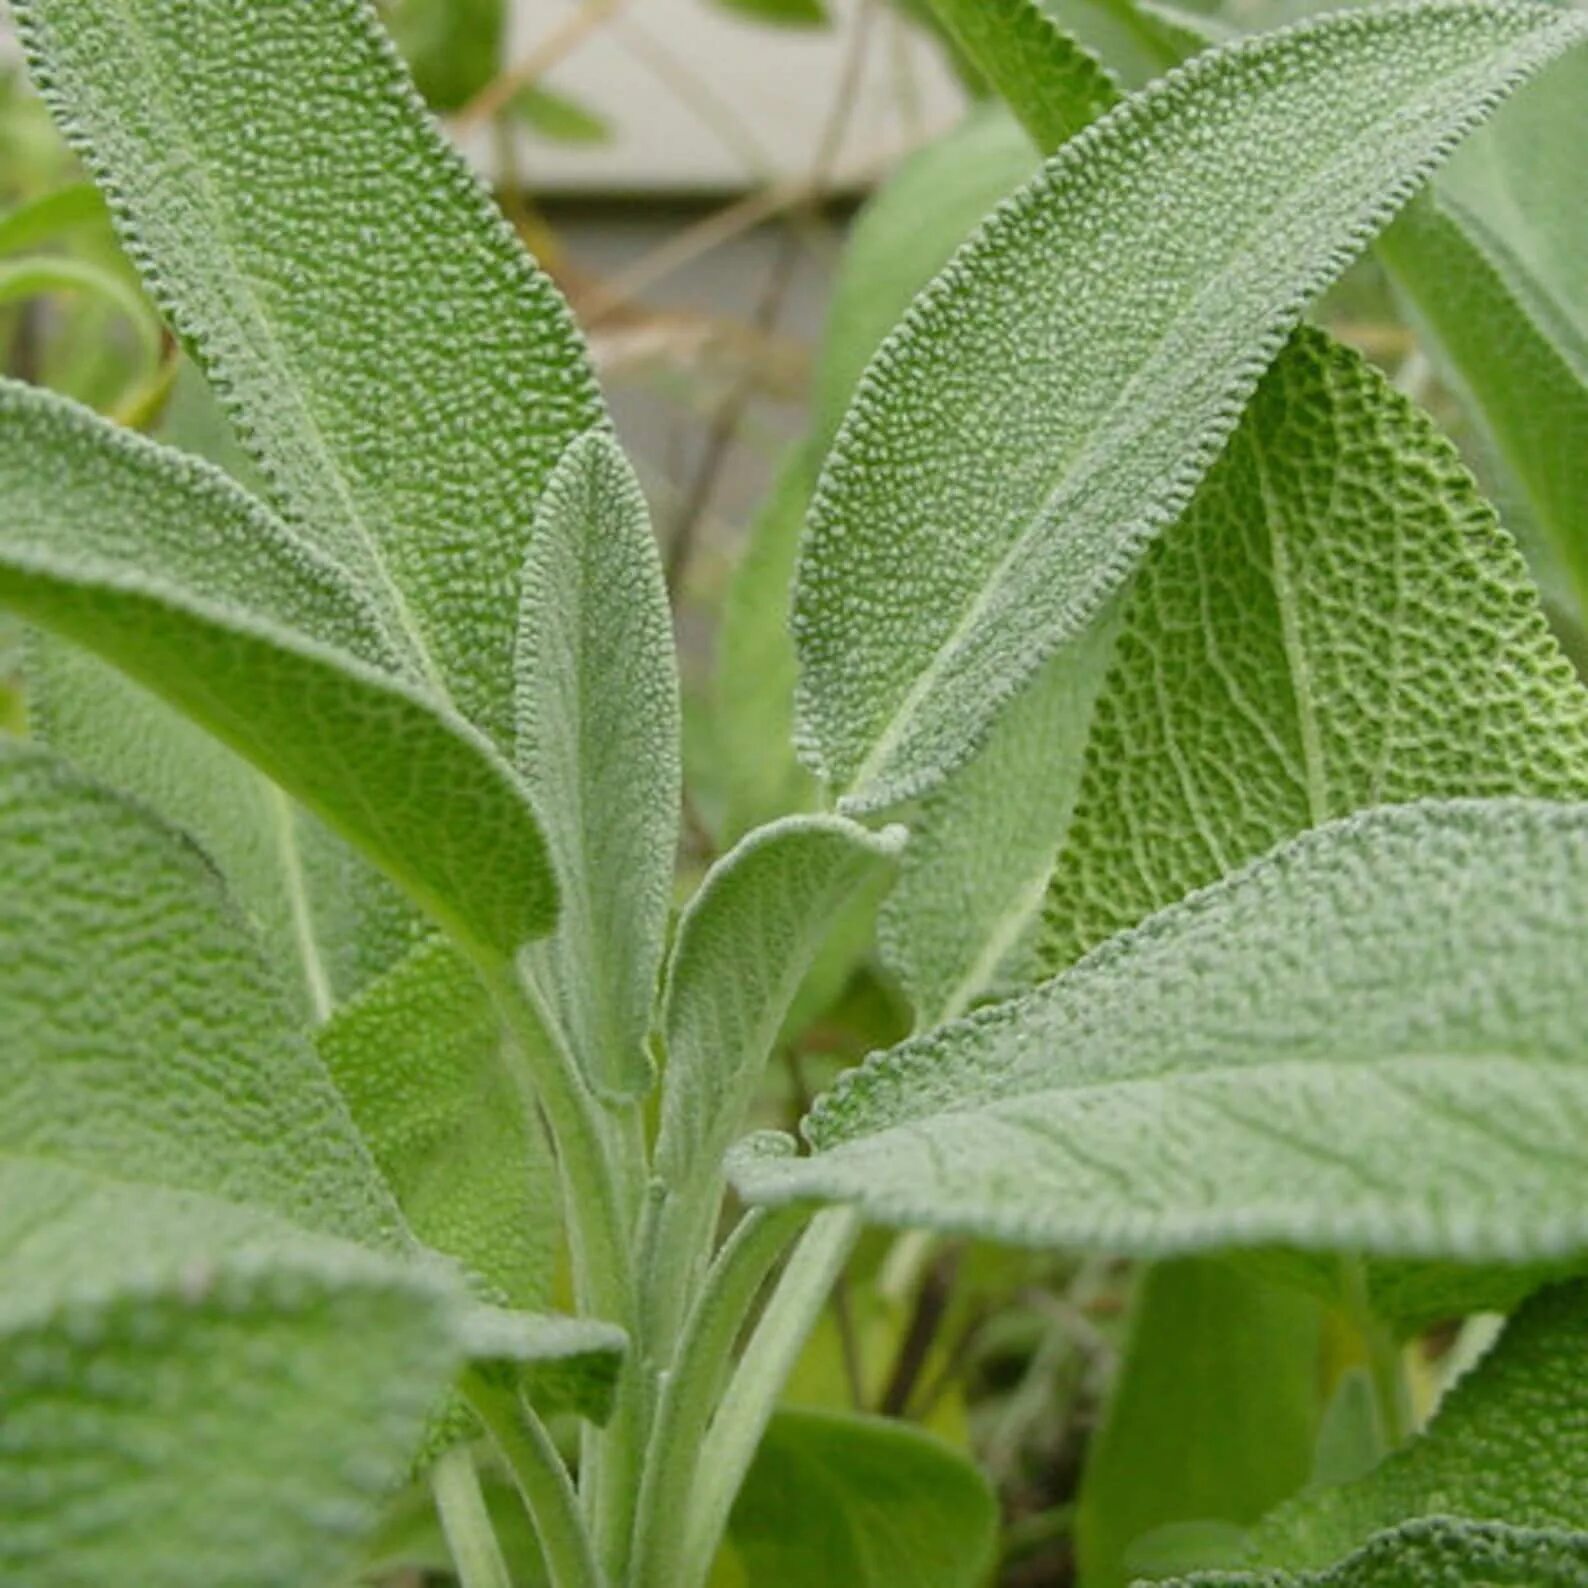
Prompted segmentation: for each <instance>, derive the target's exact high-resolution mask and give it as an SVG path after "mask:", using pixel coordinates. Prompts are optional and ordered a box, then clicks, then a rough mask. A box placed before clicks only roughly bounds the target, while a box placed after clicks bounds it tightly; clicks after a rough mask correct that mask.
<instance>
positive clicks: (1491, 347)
mask: <svg viewBox="0 0 1588 1588" xmlns="http://www.w3.org/2000/svg"><path fill="white" fill-rule="evenodd" d="M1585 106H1588V50H1581V49H1579V50H1574V51H1572V52H1571V54H1569V55H1568V56H1566V57H1565V58H1564V59H1563V60H1561V61H1559V62H1557V63H1556V64H1555V65H1554V66H1552V67H1551V68H1550V69H1549V70H1548V71H1547V72H1545V73H1544V74H1543V75H1542V76H1541V77H1540V78H1539V80H1538V82H1536V83H1534V84H1531V85H1530V86H1529V88H1528V90H1527V92H1526V93H1525V94H1521V95H1519V96H1518V97H1517V99H1516V101H1515V102H1514V103H1513V104H1510V105H1507V106H1506V108H1505V111H1504V112H1503V113H1502V114H1501V115H1500V116H1499V117H1497V118H1496V120H1495V122H1494V125H1493V126H1491V127H1486V128H1485V129H1484V131H1483V133H1482V135H1481V136H1480V137H1479V138H1477V139H1474V140H1473V144H1472V146H1471V147H1470V148H1468V149H1463V150H1462V151H1461V153H1460V155H1459V156H1458V157H1457V159H1456V160H1455V161H1454V162H1453V163H1452V165H1451V167H1450V168H1449V170H1448V171H1446V172H1445V173H1443V174H1442V175H1441V179H1440V180H1439V181H1438V182H1437V183H1436V184H1435V185H1434V186H1433V187H1432V188H1431V189H1430V191H1429V192H1428V193H1427V194H1426V195H1425V196H1423V197H1422V198H1421V199H1420V200H1419V201H1418V202H1417V203H1416V204H1413V205H1412V206H1411V207H1410V208H1409V209H1408V210H1407V212H1406V214H1405V215H1404V216H1403V217H1402V218H1401V219H1400V220H1399V221H1397V222H1396V224H1395V225H1394V226H1392V227H1391V228H1390V229H1389V230H1388V231H1387V232H1385V234H1384V236H1383V238H1382V239H1381V240H1380V244H1379V249H1378V252H1379V256H1380V257H1381V258H1382V260H1383V261H1384V263H1385V265H1386V266H1387V267H1388V269H1389V271H1390V274H1391V277H1392V279H1393V281H1394V282H1395V285H1396V286H1397V287H1398V288H1399V289H1400V292H1401V294H1402V296H1403V298H1404V299H1405V300H1406V302H1407V303H1408V304H1409V306H1410V309H1411V311H1412V317H1413V319H1414V321H1415V322H1416V324H1417V325H1418V327H1419V329H1420V330H1421V331H1422V332H1423V333H1424V340H1425V341H1426V342H1427V343H1428V345H1429V346H1430V348H1431V350H1432V352H1433V354H1434V357H1435V361H1436V364H1437V366H1438V367H1439V368H1440V370H1441V371H1442V372H1444V373H1446V374H1447V375H1448V376H1449V377H1450V379H1451V381H1452V383H1453V384H1454V385H1455V387H1456V388H1457V390H1458V391H1459V392H1461V393H1462V395H1463V396H1464V397H1465V398H1466V401H1467V406H1468V407H1469V409H1470V410H1471V411H1472V412H1473V413H1474V415H1475V416H1476V418H1477V419H1478V422H1479V424H1480V425H1481V427H1482V429H1483V431H1484V433H1485V434H1486V435H1487V437H1488V438H1489V440H1490V443H1491V445H1492V447H1493V450H1494V452H1495V453H1496V455H1497V460H1498V466H1499V468H1500V470H1501V471H1502V474H1503V483H1504V484H1505V485H1506V486H1507V487H1508V489H1507V490H1506V491H1505V493H1504V494H1505V497H1506V498H1507V500H1508V501H1509V500H1512V499H1514V500H1515V501H1517V502H1518V503H1519V504H1520V505H1521V508H1522V509H1523V512H1522V517H1523V518H1524V520H1525V524H1526V526H1527V527H1530V528H1531V529H1532V530H1533V532H1534V535H1535V536H1536V539H1537V541H1538V542H1539V544H1540V549H1541V551H1542V552H1543V554H1544V556H1545V557H1546V558H1547V559H1548V560H1549V561H1550V562H1552V563H1553V564H1554V565H1556V566H1558V567H1559V568H1561V569H1562V570H1563V571H1564V574H1565V578H1566V580H1567V581H1568V582H1569V586H1570V589H1571V591H1572V593H1573V595H1574V596H1575V598H1576V601H1577V604H1578V606H1579V607H1583V606H1588V509H1585V508H1584V505H1583V504H1584V502H1585V501H1588V282H1585V281H1584V279H1583V266H1582V260H1583V257H1584V251H1585V250H1588V225H1585V224H1584V222H1583V219H1582V217H1583V216H1584V214H1588V188H1585V185H1584V180H1583V174H1582V169H1581V165H1582V163H1581V161H1580V160H1579V159H1578V158H1577V157H1576V155H1577V151H1579V150H1580V149H1581V148H1582V147H1583V142H1584V139H1588V109H1585V108H1584V107H1585ZM1520 527H1522V526H1519V529H1520Z"/></svg>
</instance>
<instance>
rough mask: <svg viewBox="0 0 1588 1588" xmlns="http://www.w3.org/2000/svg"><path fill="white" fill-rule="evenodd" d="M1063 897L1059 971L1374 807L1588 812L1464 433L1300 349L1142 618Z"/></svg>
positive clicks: (1216, 479)
mask: <svg viewBox="0 0 1588 1588" xmlns="http://www.w3.org/2000/svg"><path fill="white" fill-rule="evenodd" d="M1120 630H1121V632H1120V638H1119V642H1118V647H1117V651H1116V660H1115V664H1114V667H1113V670H1112V672H1111V673H1110V675H1109V678H1108V682H1107V684H1106V686H1105V687H1104V689H1103V693H1102V697H1101V699H1100V700H1099V701H1098V704H1097V708H1096V714H1095V717H1094V720H1093V724H1092V737H1091V748H1090V751H1089V754H1088V759H1087V766H1086V771H1085V774H1084V776H1083V779H1082V785H1081V790H1080V793H1079V796H1078V798H1077V801H1076V808H1075V814H1074V818H1073V820H1072V822H1071V823H1070V826H1069V831H1068V836H1067V839H1066V841H1065V844H1064V847H1063V850H1062V853H1061V854H1060V857H1059V861H1058V865H1057V868H1056V870H1055V872H1054V875H1053V879H1052V881H1051V883H1050V885H1049V888H1048V896H1047V901H1046V904H1045V906H1044V911H1045V916H1046V920H1045V931H1044V934H1043V939H1042V942H1041V946H1040V953H1041V961H1042V963H1043V964H1044V965H1046V967H1047V968H1048V970H1049V971H1052V970H1056V969H1058V968H1059V967H1060V966H1062V965H1065V964H1068V963H1070V962H1071V961H1073V960H1074V959H1076V958H1078V957H1079V956H1080V955H1081V954H1083V953H1084V952H1085V951H1086V950H1087V949H1089V948H1091V947H1093V946H1094V945H1095V944H1097V943H1099V942H1101V941H1103V940H1104V939H1105V938H1107V937H1110V936H1112V935H1113V934H1114V933H1115V932H1117V931H1120V930H1121V929H1123V928H1125V927H1127V926H1133V925H1135V924H1136V922H1138V921H1140V920H1141V919H1142V918H1143V917H1144V916H1146V915H1149V914H1151V913H1152V911H1154V910H1156V909H1161V908H1162V907H1164V906H1165V905H1169V904H1172V903H1174V902H1175V900H1177V899H1180V898H1182V897H1184V896H1185V895H1186V894H1187V893H1189V892H1191V891H1192V889H1194V888H1198V887H1201V886H1202V885H1203V884H1205V883H1209V882H1214V881H1216V880H1217V879H1218V878H1219V877H1221V876H1223V875H1224V874H1225V873H1226V872H1228V871H1231V870H1233V869H1234V868H1235V867H1236V866H1238V865H1241V864H1242V863H1244V862H1245V861H1247V860H1249V859H1251V858H1252V857H1253V856H1255V855H1259V854H1262V853H1263V852H1264V851H1265V850H1267V849H1270V848H1272V847H1273V845H1274V844H1276V843H1278V842H1279V841H1280V840H1281V839H1283V838H1288V837H1290V836H1292V835H1294V834H1296V833H1298V832H1301V831H1303V830H1305V829H1306V828H1309V827H1316V826H1319V825H1320V824H1322V823H1324V822H1327V821H1330V820H1332V819H1334V818H1336V817H1340V816H1345V815H1348V814H1350V812H1352V811H1353V810H1358V809H1362V808H1364V807H1366V806H1371V805H1381V804H1396V803H1404V802H1407V801H1410V800H1415V799H1425V798H1427V799H1442V798H1456V797H1459V796H1462V795H1468V794H1470V795H1480V796H1498V795H1529V794H1531V795H1539V796H1542V797H1546V798H1551V799H1581V798H1585V797H1588V692H1585V691H1584V689H1583V687H1582V685H1581V684H1580V683H1579V682H1578V680H1577V678H1576V676H1575V674H1574V672H1573V670H1572V667H1571V664H1570V662H1569V661H1568V660H1567V659H1566V657H1565V655H1564V654H1563V653H1562V652H1561V650H1560V648H1559V646H1558V645H1557V644H1556V642H1555V640H1554V638H1553V637H1552V635H1551V633H1550V630H1549V626H1548V624H1547V622H1546V621H1545V618H1544V614H1543V610H1542V608H1541V607H1540V605H1539V603H1538V600H1537V597H1536V594H1535V592H1534V590H1533V586H1532V583H1531V581H1530V579H1529V577H1528V572H1527V567H1526V564H1525V563H1524V562H1523V560H1522V557H1521V554H1520V552H1519V551H1518V550H1517V548H1516V546H1515V544H1514V543H1513V542H1512V541H1511V539H1510V537H1509V536H1507V535H1506V534H1505V532H1504V530H1503V529H1502V528H1501V527H1500V525H1499V524H1498V523H1497V522H1496V520H1495V516H1494V512H1493V509H1492V508H1490V507H1489V506H1488V504H1487V503H1485V502H1484V501H1483V500H1482V498H1481V497H1480V496H1479V495H1478V494H1477V491H1476V489H1475V488H1474V486H1473V483H1472V480H1471V477H1470V476H1469V475H1468V473H1467V471H1466V469H1465V468H1464V466H1463V465H1462V462H1461V460H1460V457H1459V456H1458V455H1457V453H1456V450H1455V448H1454V447H1453V446H1451V444H1450V443H1449V442H1448V441H1446V440H1445V439H1444V438H1443V437H1442V436H1441V435H1440V434H1439V433H1438V431H1437V430H1436V429H1435V428H1434V426H1433V424H1432V423H1431V422H1430V421H1429V420H1428V419H1427V418H1426V417H1425V416H1424V415H1423V414H1421V413H1420V412H1419V411H1418V410H1417V409H1416V408H1415V407H1414V406H1413V405H1412V404H1411V403H1410V402H1408V401H1407V400H1406V399H1405V398H1404V397H1402V396H1401V395H1400V394H1399V393H1397V392H1395V391H1394V390H1393V389H1392V388H1391V387H1390V385H1389V384H1388V382H1387V381H1385V380H1384V379H1383V377H1382V376H1380V375H1379V374H1378V373H1377V372H1376V371H1374V370H1373V369H1372V368H1371V367H1370V366H1369V365H1368V364H1367V363H1366V362H1365V361H1364V360H1363V359H1361V358H1360V357H1359V356H1358V355H1356V354H1355V353H1352V352H1349V351H1347V350H1346V349H1345V348H1343V347H1341V346H1339V344H1337V343H1333V342H1330V341H1329V340H1328V338H1326V337H1325V336H1323V335H1322V333H1320V332H1316V331H1304V332H1302V333H1300V334H1298V336H1297V337H1296V338H1295V339H1294V340H1293V341H1292V343H1291V345H1290V346H1289V347H1288V348H1287V349H1286V350H1285V352H1284V353H1283V354H1281V356H1280V358H1279V360H1278V361H1277V362H1276V363H1275V364H1274V366H1273V368H1272V369H1271V370H1270V371H1269V373H1268V374H1267V375H1266V376H1265V377H1264V379H1263V381H1262V383H1261V384H1260V385H1259V387H1258V390H1257V393H1256V395H1255V397H1254V398H1253V400H1252V403H1251V406H1250V407H1249V408H1248V409H1247V412H1246V414H1245V415H1244V417H1243V418H1242V420H1241V423H1240V426H1239V428H1238V429H1237V430H1236V432H1235V435H1234V436H1233V437H1232V438H1231V440H1230V442H1229V444H1228V445H1227V446H1226V448H1225V450H1224V452H1223V454H1222V455H1221V456H1220V458H1219V460H1218V462H1217V463H1215V464H1214V466H1213V468H1212V469H1211V470H1210V471H1209V473H1208V475H1207V477H1206V479H1205V480H1204V481H1203V483H1202V486H1201V488H1200V489H1199V490H1198V492H1197V495H1196V497H1195V498H1194V499H1193V501H1192V503H1191V506H1190V507H1189V508H1188V509H1187V510H1186V512H1185V514H1184V515H1183V516H1182V517H1181V519H1180V520H1179V521H1178V522H1177V523H1175V524H1174V525H1173V526H1172V527H1171V528H1170V529H1168V530H1167V531H1166V532H1165V534H1164V535H1163V536H1162V538H1161V539H1160V540H1159V541H1158V542H1157V543H1156V544H1155V545H1154V546H1153V548H1152V550H1151V551H1150V552H1149V553H1148V554H1147V556H1146V558H1145V560H1144V562H1143V566H1142V569H1141V573H1140V575H1139V576H1138V578H1137V580H1136V582H1135V584H1134V586H1133V587H1132V589H1131V591H1130V592H1129V595H1128V596H1127V598H1126V600H1125V603H1124V611H1123V615H1122V617H1121V618H1120Z"/></svg>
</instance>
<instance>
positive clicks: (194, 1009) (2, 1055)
mask: <svg viewBox="0 0 1588 1588" xmlns="http://www.w3.org/2000/svg"><path fill="white" fill-rule="evenodd" d="M0 851H3V853H4V856H5V863H4V865H3V866H0V1026H3V1028H4V1030H5V1031H6V1034H7V1036H6V1042H5V1045H4V1048H3V1050H0V1157H7V1156H10V1155H14V1154H24V1155H27V1156H28V1157H30V1158H47V1159H49V1160H52V1161H56V1162H60V1163H63V1164H67V1165H69V1166H71V1167H74V1168H77V1169H79V1170H81V1171H83V1172H85V1173H93V1174H98V1175H102V1176H105V1177H107V1178H108V1177H115V1178H117V1179H121V1180H125V1181H131V1182H142V1181H147V1182H150V1183H153V1184H155V1185H158V1186H161V1187H168V1188H174V1189H180V1190H186V1191H196V1192H205V1193H209V1194H211V1195H214V1196H219V1197H225V1198H226V1199H228V1200H230V1201H236V1202H246V1203H251V1204H254V1205H256V1206H258V1207H261V1208H264V1209H267V1210H269V1211H271V1212H272V1213H274V1214H276V1215H278V1216H280V1217H281V1218H284V1219H289V1220H291V1221H293V1222H294V1223H296V1224H299V1225H301V1226H303V1227H304V1228H306V1229H311V1230H319V1231H324V1232H326V1233H330V1234H335V1235H342V1236H348V1237H351V1238H353V1239H356V1240H360V1241H362V1242H364V1243H365V1244H367V1245H371V1246H376V1247H383V1248H386V1249H390V1250H397V1251H401V1250H404V1249H405V1247H406V1246H407V1244H408V1241H407V1235H406V1232H405V1231H404V1230H403V1227H402V1222H401V1219H400V1218H399V1216H398V1213H397V1208H396V1205H395V1204H394V1203H393V1202H392V1200H391V1197H390V1195H389V1193H388V1192H387V1190H386V1188H385V1186H384V1185H383V1184H382V1182H381V1179H380V1176H379V1175H378V1173H377V1172H376V1170H375V1166H374V1164H373V1162H372V1161H371V1159H370V1157H369V1154H368V1153H367V1151H366V1150H365V1148H364V1144H363V1143H362V1141H360V1139H359V1137H358V1134H357V1132H356V1131H355V1130H354V1128H353V1124H352V1121H351V1120H350V1119H349V1118H348V1115H347V1111H346V1109H345V1108H344V1106H343V1104H342V1101H341V1099H340V1098H339V1097H338V1096H337V1093H336V1090H335V1088H334V1087H333V1086H332V1084H331V1081H330V1078H329V1077H328V1076H327V1075H326V1073H325V1070H324V1069H323V1068H322V1066H321V1065H320V1063H319V1061H318V1059H317V1058H316V1057H315V1055H314V1053H313V1051H312V1049H311V1048H310V1047H309V1046H308V1044H307V1043H306V1042H305V1041H304V1040H303V1039H302V1038H300V1037H299V1036H297V1035H296V1034H295V1033H294V1032H293V1030H292V1028H291V1026H290V1024H289V1022H288V1020H287V1018H286V1010H285V1006H284V1004H283V1001H282V997H281V992H280V986H279V983H278V982H277V981H276V979H275V978H274V977H273V976H272V975H271V974H270V972H269V971H268V970H267V969H266V967H265V965H264V964H263V962H262V960H261V959H260V957H259V952H258V948H257V946H256V944H255V942H254V940H253V939H252V938H251V937H250V936H249V934H248V932H247V930H246V928H245V926H244V924H243V922H242V920H241V918H240V917H239V916H238V914H237V912H236V911H235V909H234V907H233V906H232V905H231V903H230V901H229V900H228V899H227V898H226V897H225V895H224V894H223V893H222V892H221V889H220V886H219V883H218V880H217V878H216V877H215V874H214V872H213V871H212V870H211V868H210V866H209V864H208V863H207V862H206V861H205V859H204V858H203V856H202V855H200V854H199V852H198V851H197V850H196V849H193V848H192V847H191V846H189V845H187V844H184V843H183V842H182V841H181V840H180V839H179V838H178V837H177V836H176V835H175V834H174V833H172V832H171V830H170V829H169V828H166V827H164V826H163V825H162V824H160V823H159V822H158V821H157V820H156V819H155V818H154V817H152V816H151V815H149V814H148V813H147V812H145V811H143V810H142V809H141V808H139V807H137V806H134V805H132V804H131V803H129V802H127V801H125V800H123V799H121V798H120V797H118V796H116V795H113V794H111V793H109V792H108V791H105V790H101V789H99V788H97V787H96V786H95V785H93V784H91V783H89V782H87V781H86V780H84V779H83V778H82V777H81V776H80V775H79V774H77V773H75V772H72V771H70V770H69V769H67V768H66V767H65V766H64V765H62V764H61V763H59V762H57V761H54V760H53V759H51V758H49V757H47V756H45V755H43V754H41V753H40V752H38V751H36V750H33V749H31V748H24V747H22V746H16V747H0Z"/></svg>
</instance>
